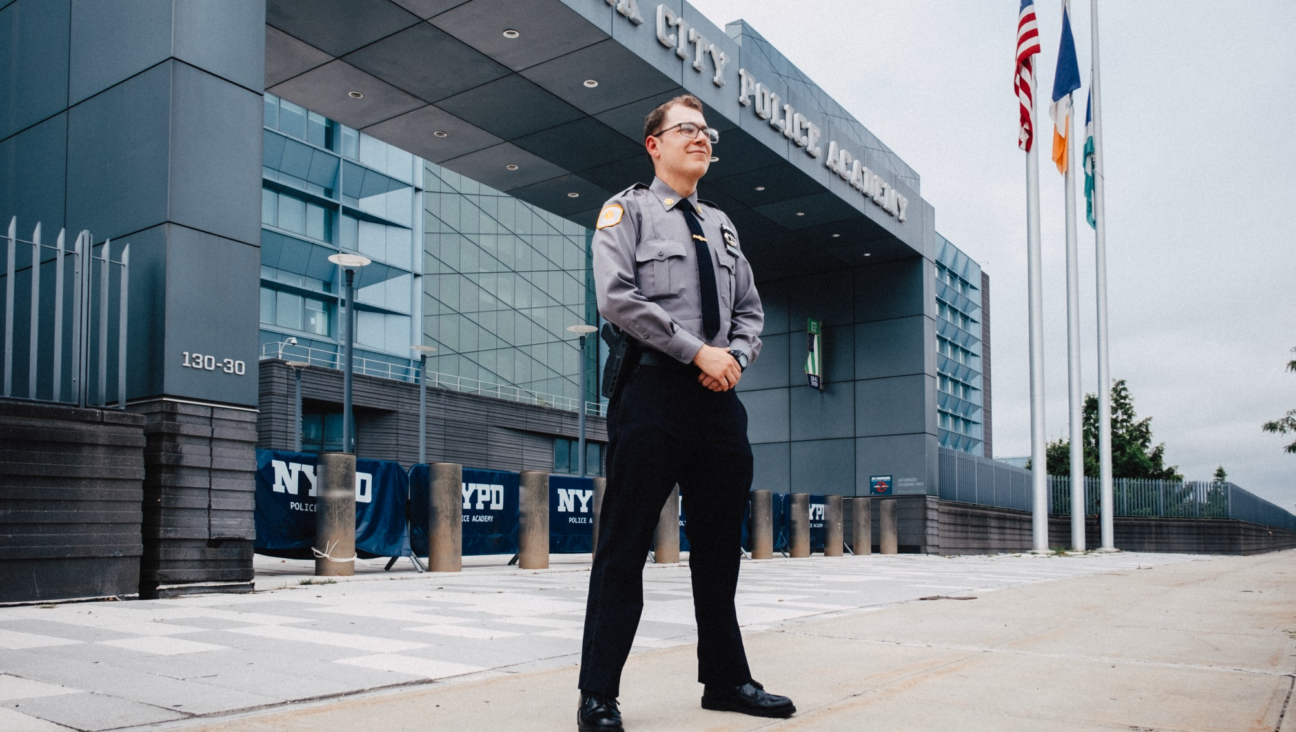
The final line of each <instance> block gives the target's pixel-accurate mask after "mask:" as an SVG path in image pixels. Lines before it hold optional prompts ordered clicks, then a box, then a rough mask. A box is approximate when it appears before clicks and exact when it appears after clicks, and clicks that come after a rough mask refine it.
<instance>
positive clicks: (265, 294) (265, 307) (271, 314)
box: [261, 287, 275, 325]
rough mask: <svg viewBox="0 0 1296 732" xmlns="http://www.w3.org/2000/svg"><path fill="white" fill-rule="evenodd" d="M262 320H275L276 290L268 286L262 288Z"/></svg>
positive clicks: (266, 321)
mask: <svg viewBox="0 0 1296 732" xmlns="http://www.w3.org/2000/svg"><path fill="white" fill-rule="evenodd" d="M261 322H262V323H270V324H272V325H273V324H274V322H275V291H274V290H271V289H269V288H267V287H262V288H261Z"/></svg>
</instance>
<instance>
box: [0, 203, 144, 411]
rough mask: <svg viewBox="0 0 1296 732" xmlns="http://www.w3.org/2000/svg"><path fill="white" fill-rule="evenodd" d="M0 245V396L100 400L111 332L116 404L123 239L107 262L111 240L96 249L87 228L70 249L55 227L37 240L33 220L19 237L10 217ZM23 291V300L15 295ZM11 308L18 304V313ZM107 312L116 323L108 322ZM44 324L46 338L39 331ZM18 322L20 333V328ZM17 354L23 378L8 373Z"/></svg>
mask: <svg viewBox="0 0 1296 732" xmlns="http://www.w3.org/2000/svg"><path fill="white" fill-rule="evenodd" d="M0 245H3V247H4V271H3V273H0V278H2V279H3V292H4V303H3V307H4V378H3V381H2V382H0V396H5V397H9V398H13V399H29V400H33V401H48V402H60V403H69V404H77V405H78V406H82V407H85V406H108V385H109V383H110V379H109V364H110V362H112V361H114V359H112V358H111V357H110V345H111V340H110V338H109V335H110V333H111V332H112V331H113V330H115V331H116V338H115V341H116V343H115V345H116V359H115V362H116V372H117V373H116V374H115V376H116V379H115V381H116V394H115V397H116V398H115V399H114V401H115V402H116V406H117V408H119V409H125V408H126V354H127V350H126V325H127V304H128V303H127V300H128V291H129V287H128V284H129V281H130V245H129V244H122V245H119V246H118V249H117V256H118V259H117V261H113V259H112V253H113V246H112V241H111V240H109V241H105V242H104V243H103V244H102V245H99V246H97V247H96V245H95V244H94V238H93V237H92V236H91V235H90V232H88V231H82V232H81V233H80V234H78V235H77V236H76V240H75V242H73V244H72V246H71V247H70V248H69V247H68V246H67V234H66V230H60V231H59V234H58V237H57V239H56V240H55V243H54V244H46V243H44V242H42V241H41V225H40V224H36V227H35V229H34V230H33V232H32V238H31V239H30V240H26V239H19V238H18V219H17V217H13V218H11V219H10V220H9V228H8V232H7V234H6V235H5V236H3V237H0ZM96 249H98V254H96V253H95V250H96ZM68 260H71V261H70V262H69V261H68ZM96 265H97V266H96ZM114 268H116V269H117V273H116V274H117V276H116V278H114V276H113V275H114V272H113V269H114ZM114 279H115V280H116V292H115V295H116V297H115V298H114V297H113V294H114V292H113V290H114ZM23 294H25V295H26V297H25V298H23V297H20V295H23ZM114 299H115V305H116V307H114V306H113V305H114V302H113V300H114ZM24 300H25V302H24ZM19 308H23V311H22V312H21V313H20V311H19ZM20 315H25V316H26V317H25V318H24V317H19V316H20ZM114 317H115V319H116V328H113V327H112V325H113V323H112V320H113V318H114ZM46 326H48V328H49V331H50V332H49V334H48V336H46V335H45V333H44V331H43V328H44V327H46ZM20 328H22V329H25V332H21V333H20V332H19V329H20ZM65 352H66V356H67V358H66V359H65ZM46 359H48V360H46ZM24 360H25V361H26V374H25V375H26V379H20V378H16V377H17V374H18V368H19V367H20V366H22V365H23V361H24ZM65 361H66V363H65ZM65 367H66V368H65ZM24 381H25V382H26V383H25V384H24V383H23V382H24ZM65 387H66V388H65Z"/></svg>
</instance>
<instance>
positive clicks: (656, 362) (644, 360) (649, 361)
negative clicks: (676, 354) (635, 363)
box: [639, 348, 668, 366]
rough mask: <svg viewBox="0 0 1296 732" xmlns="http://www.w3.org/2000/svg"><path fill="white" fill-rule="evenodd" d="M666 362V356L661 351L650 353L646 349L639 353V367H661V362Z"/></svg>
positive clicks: (650, 351)
mask: <svg viewBox="0 0 1296 732" xmlns="http://www.w3.org/2000/svg"><path fill="white" fill-rule="evenodd" d="M666 360H668V359H667V358H666V354H664V353H662V352H661V351H652V350H649V349H647V348H645V349H643V350H642V351H641V352H640V353H639V365H640V366H661V365H662V362H663V361H666Z"/></svg>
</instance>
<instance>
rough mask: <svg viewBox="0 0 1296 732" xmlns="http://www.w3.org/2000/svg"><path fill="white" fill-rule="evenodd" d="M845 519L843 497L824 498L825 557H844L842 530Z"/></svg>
mask: <svg viewBox="0 0 1296 732" xmlns="http://www.w3.org/2000/svg"><path fill="white" fill-rule="evenodd" d="M844 523H845V517H844V516H842V497H841V496H824V550H823V552H824V556H825V557H840V556H841V555H842V528H843V524H844Z"/></svg>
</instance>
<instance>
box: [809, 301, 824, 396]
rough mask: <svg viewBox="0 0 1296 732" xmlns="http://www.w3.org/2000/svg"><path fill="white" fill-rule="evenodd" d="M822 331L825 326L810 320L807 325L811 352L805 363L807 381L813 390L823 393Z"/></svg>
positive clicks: (812, 319)
mask: <svg viewBox="0 0 1296 732" xmlns="http://www.w3.org/2000/svg"><path fill="white" fill-rule="evenodd" d="M822 330H823V325H822V324H821V323H820V322H819V321H818V320H815V319H814V318H810V319H809V321H808V322H807V324H806V348H807V350H808V351H809V353H808V354H806V363H805V372H806V380H807V381H808V382H809V384H810V387H811V388H813V389H818V390H819V391H823V335H822V333H821V331H822Z"/></svg>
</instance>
